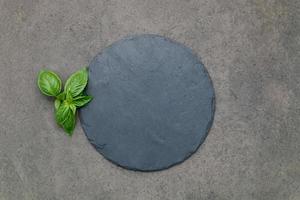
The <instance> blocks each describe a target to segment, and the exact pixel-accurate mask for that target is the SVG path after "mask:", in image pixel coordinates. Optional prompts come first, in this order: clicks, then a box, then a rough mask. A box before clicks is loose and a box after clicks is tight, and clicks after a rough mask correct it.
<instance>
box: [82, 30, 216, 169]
mask: <svg viewBox="0 0 300 200" xmlns="http://www.w3.org/2000/svg"><path fill="white" fill-rule="evenodd" d="M86 92H87V93H88V94H89V95H92V96H93V101H92V102H91V103H89V104H88V105H87V106H86V107H84V108H82V109H81V110H80V121H81V124H82V127H83V130H84V132H85V133H86V136H87V137H88V139H89V141H90V142H91V144H92V145H93V146H94V147H95V149H96V150H97V151H99V152H100V153H101V154H102V155H103V156H104V157H105V158H107V159H108V160H110V161H112V162H113V163H115V164H117V165H120V166H122V167H124V168H126V169H131V170H138V171H157V170H162V169H166V168H169V167H171V166H174V165H175V164H178V163H181V162H183V161H184V160H185V159H187V158H188V157H190V156H191V154H193V153H194V152H195V151H196V150H197V148H198V147H199V145H200V144H201V143H202V142H203V141H204V139H205V137H206V135H207V133H208V131H209V129H210V127H211V125H212V122H213V116H214V110H215V96H214V89H213V86H212V82H211V80H210V78H209V75H208V73H207V71H206V69H205V68H204V66H203V64H202V63H201V61H200V60H199V59H198V58H197V56H196V55H194V54H193V52H192V51H191V50H190V49H189V48H187V47H185V46H183V45H182V44H179V43H177V42H175V41H171V40H170V39H168V38H165V37H162V36H158V35H152V34H143V35H136V36H128V37H126V38H125V39H122V40H120V41H117V42H115V43H113V44H112V45H111V46H109V47H107V48H106V49H104V50H103V52H102V53H100V54H98V55H97V56H96V57H95V58H94V59H93V61H92V62H91V63H90V65H89V83H88V87H87V90H86Z"/></svg>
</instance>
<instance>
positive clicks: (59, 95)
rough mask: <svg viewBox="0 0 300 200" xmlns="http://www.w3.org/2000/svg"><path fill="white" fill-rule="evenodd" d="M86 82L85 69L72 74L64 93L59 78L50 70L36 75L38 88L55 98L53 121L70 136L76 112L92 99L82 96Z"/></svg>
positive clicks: (86, 73)
mask: <svg viewBox="0 0 300 200" xmlns="http://www.w3.org/2000/svg"><path fill="white" fill-rule="evenodd" d="M87 82H88V72H87V68H86V67H85V68H83V69H81V70H79V71H77V72H75V73H74V74H72V75H71V76H70V77H69V78H68V79H67V81H66V84H65V87H64V91H61V90H62V81H61V79H60V77H59V76H58V75H57V74H56V73H54V72H53V71H50V70H41V71H40V73H39V75H38V87H39V89H40V90H41V92H42V93H43V94H45V95H47V96H50V97H55V101H54V107H55V119H56V122H57V124H58V125H60V126H61V127H63V128H64V130H65V131H66V133H67V134H68V135H70V136H71V135H72V134H73V131H74V128H75V123H76V111H77V109H78V108H80V107H82V106H84V105H86V104H88V103H89V102H90V101H91V100H92V97H91V96H88V95H84V94H83V91H84V88H85V87H86V85H87Z"/></svg>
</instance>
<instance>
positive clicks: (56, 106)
mask: <svg viewBox="0 0 300 200" xmlns="http://www.w3.org/2000/svg"><path fill="white" fill-rule="evenodd" d="M60 104H61V101H60V100H59V99H55V101H54V107H55V110H58V108H59V106H60Z"/></svg>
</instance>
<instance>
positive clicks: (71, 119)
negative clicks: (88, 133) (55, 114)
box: [62, 112, 76, 136]
mask: <svg viewBox="0 0 300 200" xmlns="http://www.w3.org/2000/svg"><path fill="white" fill-rule="evenodd" d="M75 124H76V115H75V114H74V113H73V112H69V114H68V115H67V117H66V119H65V121H64V123H63V125H62V126H63V128H64V130H65V131H66V132H67V134H68V135H69V136H72V134H73V131H74V128H75Z"/></svg>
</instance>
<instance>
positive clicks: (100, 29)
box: [0, 0, 300, 200]
mask: <svg viewBox="0 0 300 200" xmlns="http://www.w3.org/2000/svg"><path fill="white" fill-rule="evenodd" d="M299 31H300V1H299V0H185V1H184V0H148V1H145V0H118V1H117V0H112V1H108V0H106V1H101V0H73V1H71V0H70V1H67V0H51V1H50V0H49V1H46V0H0V70H1V71H0V110H1V112H0V123H1V126H0V200H17V199H18V200H19V199H25V200H32V199H33V200H41V199H42V200H60V199H66V200H68V199H72V200H77V199H78V200H94V199H95V200H102V199H104V200H106V199H107V200H116V199H122V200H127V199H128V200H135V199H137V200H144V199H145V200H148V199H162V200H165V199H166V200H168V199H170V200H177V199H184V200H196V199H204V200H206V199H210V200H231V199H237V200H252V199H253V200H299V199H300V66H299V64H300V34H299ZM137 33H155V34H161V35H164V36H167V37H170V38H172V39H175V40H177V41H179V42H181V43H184V44H185V45H187V46H189V47H191V48H192V49H193V50H194V51H195V52H196V53H197V54H198V55H199V56H201V58H202V60H203V63H204V64H205V65H206V67H207V69H208V71H209V72H210V75H211V77H212V80H213V81H214V86H215V90H216V96H217V110H216V116H215V122H214V125H213V128H212V130H211V131H210V134H209V135H208V137H207V139H206V141H205V143H204V145H202V146H201V148H200V150H199V151H198V152H197V153H195V154H194V155H193V156H192V157H191V158H190V159H188V160H187V161H186V162H184V163H183V164H181V165H178V166H175V167H173V168H171V169H169V170H165V171H161V172H155V173H141V172H132V171H127V170H124V169H121V168H119V167H117V166H115V165H113V164H111V163H110V162H108V161H107V160H105V159H104V158H103V157H102V156H100V155H99V154H98V153H97V152H96V151H95V150H94V149H93V147H92V146H91V145H90V144H89V143H88V141H87V140H86V138H85V136H84V133H83V131H82V129H81V127H80V124H79V123H78V124H77V126H76V130H75V133H74V136H73V137H72V138H69V137H67V136H66V135H64V132H63V130H61V129H59V128H58V127H57V126H56V124H55V122H54V120H53V103H52V101H51V100H50V99H48V98H45V96H43V95H41V94H40V93H39V91H38V89H37V87H36V75H37V73H38V71H39V69H41V68H42V67H47V68H50V69H52V70H55V71H57V72H58V73H59V74H61V75H62V77H63V78H64V79H65V78H67V76H68V75H69V74H70V73H72V72H73V71H75V70H77V69H79V68H80V67H81V66H83V65H87V64H88V63H89V61H90V60H91V59H92V58H93V56H95V54H96V53H98V52H99V51H101V50H102V49H103V48H105V47H106V46H107V45H109V44H111V43H112V42H114V41H115V40H118V39H120V38H122V37H124V36H126V35H128V34H137Z"/></svg>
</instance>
